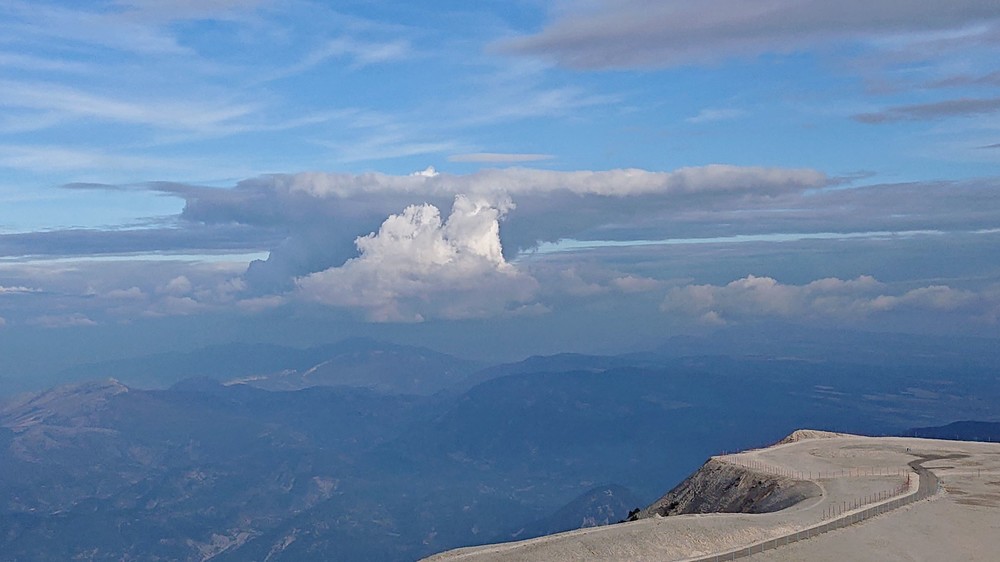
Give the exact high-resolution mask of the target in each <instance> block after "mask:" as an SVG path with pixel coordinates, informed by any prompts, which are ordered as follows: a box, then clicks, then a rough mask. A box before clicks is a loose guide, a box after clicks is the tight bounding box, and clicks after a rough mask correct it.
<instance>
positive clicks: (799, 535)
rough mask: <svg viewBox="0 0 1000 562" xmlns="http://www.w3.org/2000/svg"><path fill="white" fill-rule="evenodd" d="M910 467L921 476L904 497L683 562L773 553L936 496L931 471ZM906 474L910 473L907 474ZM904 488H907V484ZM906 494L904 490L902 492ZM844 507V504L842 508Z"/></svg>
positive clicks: (935, 483)
mask: <svg viewBox="0 0 1000 562" xmlns="http://www.w3.org/2000/svg"><path fill="white" fill-rule="evenodd" d="M910 466H911V467H912V468H913V469H914V470H916V472H917V474H918V475H919V476H920V483H919V485H918V487H917V490H916V492H914V493H912V494H905V495H901V496H897V497H894V498H893V499H891V500H888V501H885V500H883V501H880V502H878V503H875V504H874V505H871V507H867V508H864V509H861V508H860V507H859V508H856V509H854V510H850V511H846V512H843V513H837V514H836V515H834V518H833V519H831V520H829V521H826V522H825V523H821V524H819V525H813V526H811V527H806V528H805V529H800V530H798V531H795V532H792V533H788V534H786V535H784V536H780V537H776V538H773V539H768V540H766V541H762V542H758V543H755V544H752V545H750V546H747V547H742V548H738V549H734V550H730V551H727V552H721V553H718V554H711V555H708V556H702V557H699V558H689V559H686V562H722V561H724V560H736V559H739V558H746V557H748V556H751V555H753V554H758V553H761V552H765V551H768V550H774V549H776V548H778V547H780V546H784V545H788V544H793V543H796V542H799V541H802V540H805V539H809V538H812V537H816V536H818V535H822V534H824V533H828V532H830V531H833V530H836V529H841V528H844V527H848V526H851V525H855V524H857V523H861V522H862V521H866V520H868V519H871V518H872V517H878V516H879V515H882V514H883V513H887V512H890V511H892V510H895V509H899V508H901V507H903V506H906V505H909V504H911V503H913V502H916V501H920V500H922V499H924V498H927V497H930V496H932V495H934V494H935V493H937V491H938V486H939V482H938V479H937V477H936V476H934V474H932V473H931V471H929V470H927V469H925V468H923V467H922V466H920V465H919V464H918V463H911V464H910ZM907 474H909V472H907ZM905 489H909V485H908V484H907V485H906V487H905ZM904 491H905V490H904ZM844 507H845V508H846V504H845V506H844Z"/></svg>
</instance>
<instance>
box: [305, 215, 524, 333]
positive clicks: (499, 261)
mask: <svg viewBox="0 0 1000 562" xmlns="http://www.w3.org/2000/svg"><path fill="white" fill-rule="evenodd" d="M510 208H511V203H510V201H509V200H501V201H499V202H495V201H488V200H486V199H482V198H472V197H468V196H465V195H458V196H456V197H455V202H454V205H453V207H452V211H451V215H450V216H449V217H448V219H447V220H446V221H442V220H441V215H440V211H439V210H438V208H437V207H435V206H433V205H429V204H422V205H411V206H409V207H407V208H406V209H404V210H403V212H402V213H400V214H397V215H391V216H390V217H389V218H388V219H386V220H385V222H383V223H382V226H381V227H379V229H378V232H373V233H371V234H368V235H367V236H361V237H359V238H358V239H357V240H356V241H355V244H356V245H357V248H358V251H359V252H360V255H359V256H358V257H356V258H353V259H350V260H348V261H347V262H346V263H345V264H344V265H342V266H340V267H331V268H328V269H326V270H324V271H320V272H318V273H313V274H310V275H306V276H304V277H301V278H299V279H298V280H297V281H296V285H297V289H298V295H299V296H300V297H302V298H305V299H308V300H313V301H317V302H320V303H323V304H327V305H332V306H345V307H357V308H361V309H364V310H365V311H366V312H367V316H368V317H369V318H370V319H371V320H375V321H421V320H424V319H426V318H431V317H444V318H468V317H478V316H487V315H494V314H502V313H506V312H514V311H516V310H517V309H519V308H520V307H521V306H522V305H523V304H524V303H527V302H528V301H530V299H531V297H532V295H533V294H534V291H535V288H536V283H535V280H534V279H532V278H531V277H529V276H528V275H526V274H524V273H521V272H519V271H517V269H515V268H514V267H513V266H512V265H510V264H508V263H507V262H506V260H504V258H503V252H502V248H501V245H500V224H499V221H500V219H501V218H502V217H503V215H504V213H505V212H507V211H508V210H509V209H510Z"/></svg>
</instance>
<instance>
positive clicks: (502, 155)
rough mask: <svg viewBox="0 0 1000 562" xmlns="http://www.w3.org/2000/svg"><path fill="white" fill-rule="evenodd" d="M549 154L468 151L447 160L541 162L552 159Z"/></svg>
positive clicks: (504, 162) (480, 162)
mask: <svg viewBox="0 0 1000 562" xmlns="http://www.w3.org/2000/svg"><path fill="white" fill-rule="evenodd" d="M553 158H555V156H553V155H551V154H535V153H517V152H470V153H467V154H452V155H451V156H449V157H448V161H449V162H470V163H477V164H517V163H522V162H542V161H545V160H552V159H553Z"/></svg>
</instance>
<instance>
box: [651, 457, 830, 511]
mask: <svg viewBox="0 0 1000 562" xmlns="http://www.w3.org/2000/svg"><path fill="white" fill-rule="evenodd" d="M821 493H822V492H821V490H820V488H819V486H817V485H816V484H815V483H813V482H808V481H802V480H793V479H791V478H785V477H780V476H774V475H771V474H763V473H760V472H755V471H752V470H748V469H746V468H743V467H740V466H736V465H734V464H729V463H726V462H723V461H720V460H717V459H709V460H708V462H706V463H705V464H704V465H702V467H701V468H699V469H698V470H697V471H696V472H695V473H694V474H692V475H691V476H689V477H688V478H687V479H686V480H684V481H683V482H681V483H680V484H678V485H677V486H676V487H675V488H674V489H673V490H670V492H668V493H667V494H666V495H665V496H663V497H662V498H660V499H659V500H657V501H655V502H653V504H652V505H650V506H649V507H647V508H646V509H644V510H643V511H642V512H641V513H640V514H639V515H638V518H640V519H642V518H646V517H654V516H660V517H665V516H669V515H683V514H688V513H769V512H772V511H779V510H782V509H785V508H788V507H791V506H793V505H795V504H797V503H799V502H801V501H802V500H805V499H807V498H811V497H815V496H819V495H820V494H821Z"/></svg>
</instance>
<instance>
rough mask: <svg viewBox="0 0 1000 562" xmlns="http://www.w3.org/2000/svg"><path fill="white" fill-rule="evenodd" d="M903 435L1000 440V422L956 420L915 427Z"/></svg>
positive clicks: (966, 439)
mask: <svg viewBox="0 0 1000 562" xmlns="http://www.w3.org/2000/svg"><path fill="white" fill-rule="evenodd" d="M903 436H905V437H926V438H929V439H955V440H958V441H1000V422H989V421H957V422H952V423H949V424H948V425H944V426H937V427H916V428H913V429H910V430H908V431H905V432H903Z"/></svg>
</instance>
